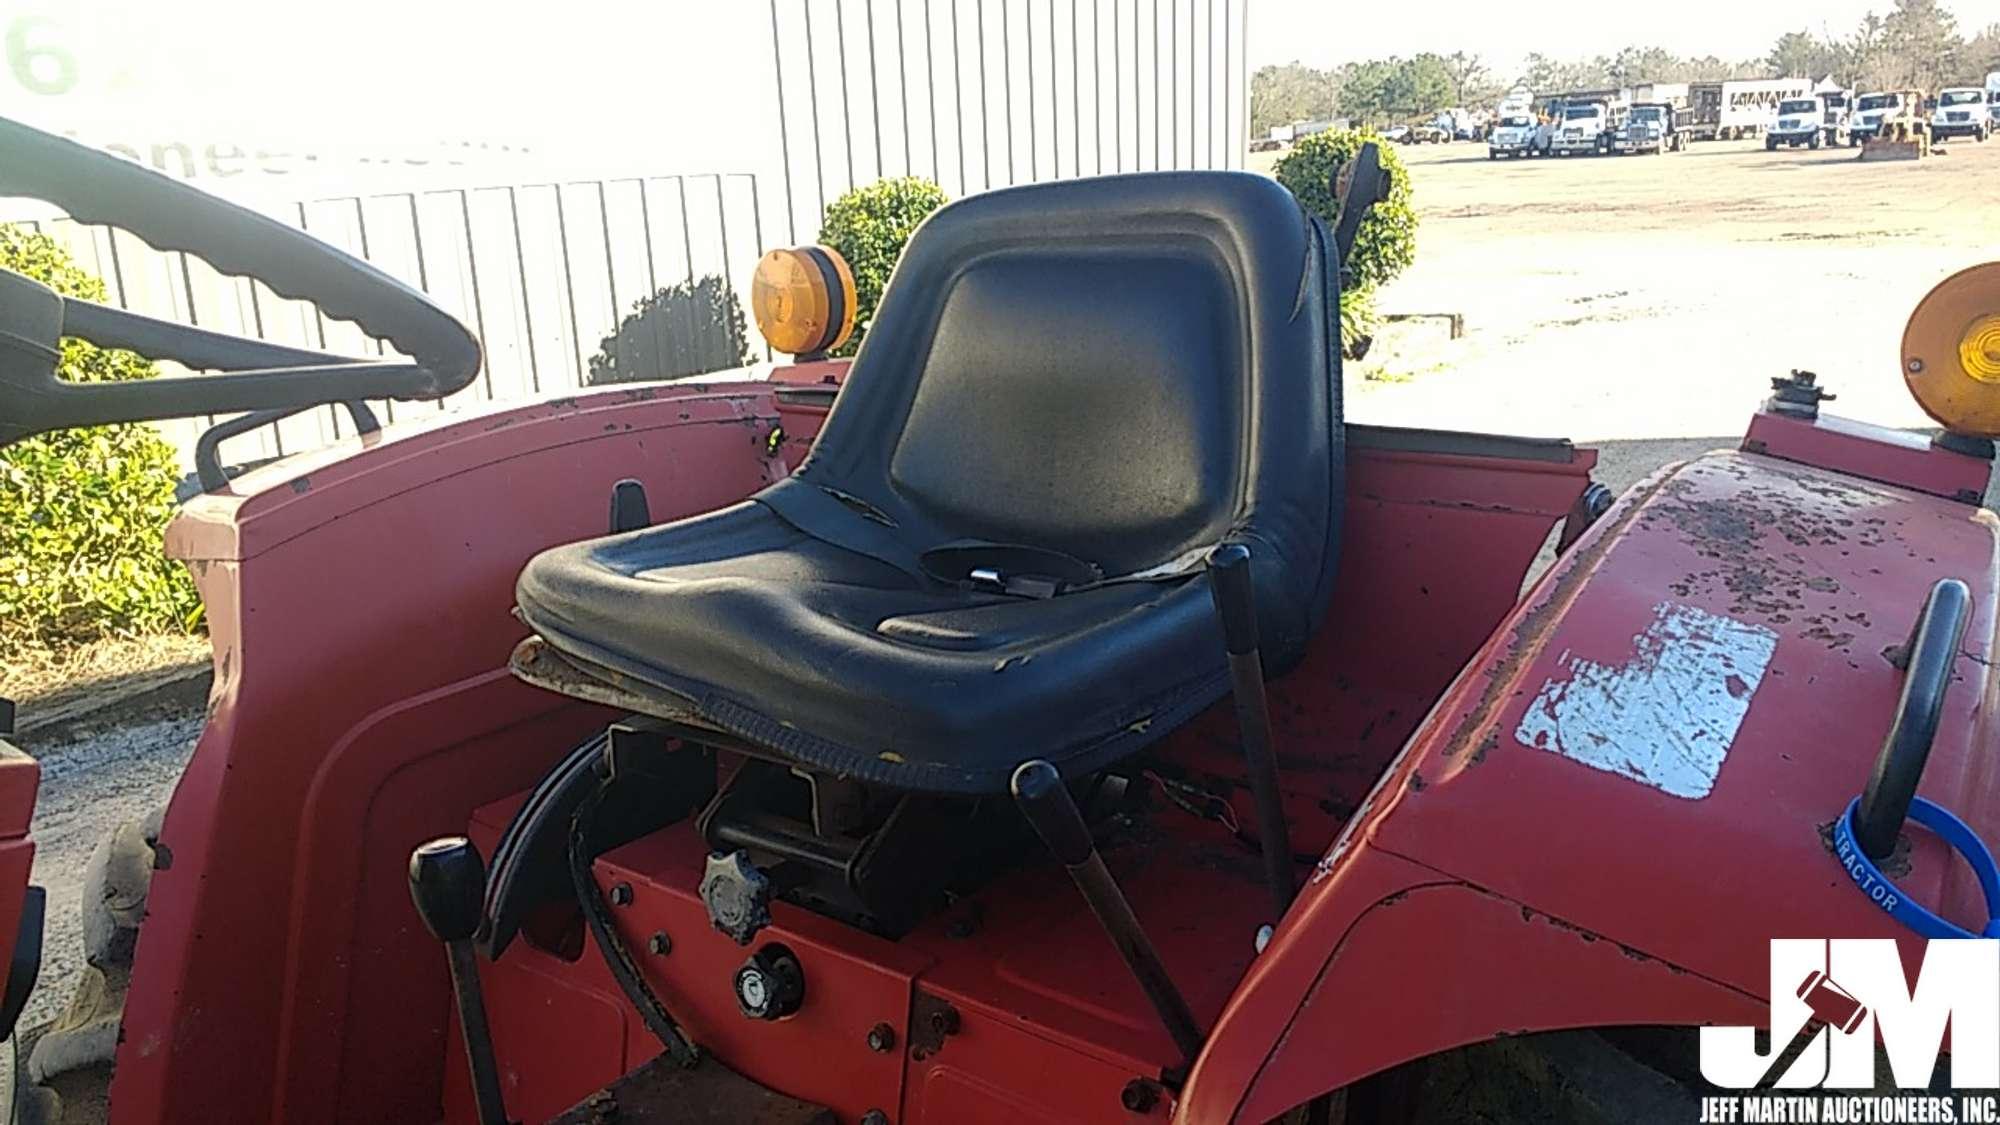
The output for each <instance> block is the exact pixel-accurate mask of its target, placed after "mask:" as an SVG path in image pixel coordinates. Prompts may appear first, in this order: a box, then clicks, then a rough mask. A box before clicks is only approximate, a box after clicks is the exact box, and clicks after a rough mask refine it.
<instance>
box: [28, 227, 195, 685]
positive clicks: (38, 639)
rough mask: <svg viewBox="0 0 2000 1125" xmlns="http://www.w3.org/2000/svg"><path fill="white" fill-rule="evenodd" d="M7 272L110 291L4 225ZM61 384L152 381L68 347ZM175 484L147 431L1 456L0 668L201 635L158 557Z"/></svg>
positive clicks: (104, 354) (92, 295)
mask: <svg viewBox="0 0 2000 1125" xmlns="http://www.w3.org/2000/svg"><path fill="white" fill-rule="evenodd" d="M0 266H4V267H6V268H7V269H11V270H14V271H15V272H17V273H23V274H26V275H28V276H29V277H32V278H35V279H37V280H39V281H41V282H42V283H44V284H46V285H48V286H50V287H52V288H54V289H55V290H56V291H57V292H59V293H62V294H63V295H65V296H70V297H80V298H83V299H85V300H91V301H102V300H104V299H105V292H104V283H103V282H102V281H100V280H98V279H97V278H95V277H92V276H91V275H90V274H88V273H86V272H84V271H83V270H81V269H78V268H77V266H76V264H75V263H74V262H72V261H71V260H70V258H69V255H68V254H67V253H66V252H64V250H63V248H62V247H61V246H60V245H58V244H57V243H56V242H55V241H54V240H52V239H50V238H48V237H46V236H44V235H39V234H32V233H29V232H27V231H23V230H21V229H19V228H16V227H10V226H5V225H0ZM58 374H59V375H60V376H61V377H62V378H64V379H68V380H72V381H75V382H80V383H99V382H117V381H123V380H127V379H144V378H147V377H149V376H151V375H152V374H154V370H153V366H152V364H150V363H147V362H146V361H145V360H143V359H141V358H139V357H138V356H135V355H133V354H131V353H130V352H121V351H106V350H104V349H102V348H96V347H92V346H91V345H89V344H86V343H83V342H82V341H80V340H69V339H65V340H64V341H63V342H62V363H61V366H60V368H59V370H58ZM179 476H180V473H179V468H178V465H177V462H176V460H175V457H174V449H173V447H172V446H171V445H168V444H167V442H166V441H165V440H163V439H162V438H161V437H160V435H159V434H158V433H157V432H156V431H154V430H153V428H152V427H150V426H144V425H128V426H99V427H95V428H92V429H81V430H63V431H60V432H57V433H53V434H43V435H41V436H39V437H32V438H29V439H27V440H25V441H21V442H17V443H16V444H14V445H11V446H8V447H7V448H6V449H0V657H4V655H5V654H7V653H11V652H14V651H16V650H18V649H19V648H20V647H22V646H25V645H37V646H40V647H44V648H56V649H60V648H67V647H70V646H73V645H76V644H81V643H85V642H88V641H93V640H99V639H102V638H104V637H110V636H132V635H138V634H145V633H161V632H169V631H172V632H179V631H185V630H191V629H193V628H194V627H195V626H196V624H197V623H198V622H199V621H200V615H201V603H200V601H199V600H198V599H197V598H196V596H195V591H194V584H193V582H192V581H190V580H189V578H188V574H187V571H186V569H185V568H183V567H182V566H181V564H180V563H178V562H174V561H172V560H170V559H168V558H167V557H166V556H165V555H164V554H163V553H162V537H163V534H164V532H165V530H166V525H167V520H168V519H169V518H170V517H171V516H172V515H173V511H174V484H175V482H176V481H177V480H178V479H179Z"/></svg>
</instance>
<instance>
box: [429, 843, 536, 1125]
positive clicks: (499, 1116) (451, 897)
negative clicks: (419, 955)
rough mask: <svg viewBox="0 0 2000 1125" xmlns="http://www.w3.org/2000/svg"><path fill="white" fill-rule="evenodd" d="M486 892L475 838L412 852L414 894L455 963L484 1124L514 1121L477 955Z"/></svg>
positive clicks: (455, 987) (462, 1025) (461, 1019)
mask: <svg viewBox="0 0 2000 1125" xmlns="http://www.w3.org/2000/svg"><path fill="white" fill-rule="evenodd" d="M485 892H486V865H485V864H484V863H482V862H480V859H479V853H478V852H476V851H474V850H473V849H472V843H471V841H469V840H467V839H466V838H465V837H463V836H443V837H440V838H438V839H436V840H432V841H431V842H430V843H428V844H420V845H418V847H417V849H416V850H415V851H413V852H411V853H410V898H411V900H413V901H414V902H415V903H416V904H417V914H418V915H420V916H421V917H422V918H423V920H424V928H425V929H427V930H429V931H430V932H431V936H432V937H434V938H436V939H438V940H439V941H441V942H443V943H444V949H445V954H446V956H447V957H448V958H449V960H450V964H451V991H452V993H453V994H454V995H455V996H456V997H457V998H458V1024H459V1030H460V1031H461V1032H462V1033H463V1034H464V1036H465V1054H466V1059H467V1060H468V1061H469V1062H470V1063H471V1064H472V1099H473V1103H474V1104H475V1105H476V1106H477V1107H478V1111H479V1125H511V1122H509V1121H508V1119H507V1108H506V1105H505V1103H504V1102H503V1101H502V1100H501V1097H500V1072H499V1068H498V1066H497V1064H496V1063H495V1062H494V1058H493V1032H492V1029H490V1028H489V1027H488V1026H487V1024H486V999H485V997H484V996H483V995H482V994H481V993H480V991H479V968H478V966H477V965H476V964H475V963H474V962H473V959H472V935H473V933H474V932H475V931H476V930H478V929H479V904H480V900H481V898H482V897H484V895H485Z"/></svg>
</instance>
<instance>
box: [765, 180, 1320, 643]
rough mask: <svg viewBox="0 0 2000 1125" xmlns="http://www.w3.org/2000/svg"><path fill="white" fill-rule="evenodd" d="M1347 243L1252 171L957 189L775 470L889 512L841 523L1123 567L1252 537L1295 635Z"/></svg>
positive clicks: (1310, 587)
mask: <svg viewBox="0 0 2000 1125" xmlns="http://www.w3.org/2000/svg"><path fill="white" fill-rule="evenodd" d="M1331 253H1332V252H1331V247H1330V239H1328V237H1327V236H1326V234H1325V230H1324V228H1323V227H1321V226H1319V225H1318V224H1316V223H1314V222H1313V221H1312V220H1311V219H1310V218H1309V217H1307V216H1306V214H1305V213H1304V211H1303V210H1302V209H1301V208H1300V207H1299V205H1298V203H1297V201H1296V200H1294V199H1293V198H1292V196H1291V194H1290V193H1289V192H1287V191H1286V190H1285V189H1284V188H1283V187H1281V186H1279V185H1278V184H1277V183H1276V182H1275V181H1273V180H1270V179H1268V178H1266V177H1262V176H1253V175H1247V174H1243V173H1233V172H1171V173H1151V174H1141V175H1130V176H1111V177H1102V178H1097V179H1088V180H1070V181H1061V182H1056V183H1049V184H1036V185H1031V186H1026V187H1018V188H1010V189H1006V190H1003V191H996V192H990V193H987V194H984V195H979V196H974V197H972V198H969V199H966V200H963V201H960V202H958V203H954V204H951V205H950V206H947V207H945V208H943V209H942V210H940V211H939V212H938V213H937V214H935V215H933V216H932V217H931V218H930V219H929V220H928V221H927V222H925V223H924V224H923V226H922V227H921V228H919V229H918V231H917V232H916V234H915V236H914V237H912V239H911V240H910V243H909V246H908V247H907V248H906V250H905V251H904V254H903V258H902V260H901V262H900V263H899V264H898V265H897V267H896V271H895V274H894V276H893V277H892V278H891V280H890V283H889V285H888V287H887V290H886V291H885V293H884V294H883V297H882V301H881V303H880V305H879V307H878V309H877V312H876V316H875V318H874V321H873V323H872V324H870V325H869V327H868V334H867V338H866V342H865V343H864V345H863V347H862V349H861V352H860V355H859V356H858V357H857V358H856V360H855V362H854V365H853V367H852V368H851V370H850V371H849V373H848V377H847V382H846V384H845V385H844V387H843V389H842V391H841V394H840V398H839V400H838V402H837V403H836V405H835V407H834V409H833V412H832V414H831V415H830V416H829V417H828V418H827V420H826V423H825V426H824V427H823V428H822V430H821V431H820V436H819V439H818V443H817V444H816V446H815V447H814V449H813V451H812V453H811V454H810V455H809V456H808V457H807V458H806V460H805V462H804V464H803V465H802V466H801V467H800V469H799V471H798V473H797V474H795V475H794V478H793V479H792V481H790V482H788V483H786V484H784V485H780V486H778V489H777V490H774V491H778V490H784V489H801V488H805V487H807V486H818V492H819V493H821V494H822V495H823V496H824V495H837V496H839V497H841V498H843V499H844V500H846V501H847V502H848V510H847V511H846V513H845V514H844V515H843V516H841V517H827V518H828V519H840V518H845V519H851V520H857V521H865V522H868V523H871V524H873V525H874V526H872V527H870V528H868V529H866V534H865V535H862V534H857V536H856V537H855V538H854V539H853V540H852V541H851V542H850V543H848V544H846V545H856V544H860V545H862V546H863V547H864V548H865V546H866V543H864V542H863V541H864V540H866V541H868V542H873V543H874V544H876V545H877V546H878V547H880V546H882V545H885V544H893V545H894V546H896V547H899V548H901V549H906V550H909V551H911V552H915V553H921V552H923V551H926V550H929V549H931V548H934V547H937V546H940V545H943V544H945V543H948V542H954V541H965V540H972V541H984V542H990V543H1001V544H1018V545H1025V546H1032V547H1036V548H1041V549H1045V550H1051V551H1059V552H1062V553H1064V554H1067V555H1069V556H1072V557H1074V558H1076V559H1081V560H1084V561H1086V562H1088V563H1091V564H1093V565H1094V566H1096V567H1097V568H1098V569H1099V570H1100V571H1101V572H1102V573H1103V574H1105V575H1106V576H1117V575H1124V574H1131V573H1135V572H1139V571H1145V570H1148V569H1151V568H1156V567H1159V566H1162V565H1163V564H1169V563H1172V562H1174V561H1176V560H1181V559H1185V558H1187V557H1189V556H1191V555H1192V554H1194V553H1197V552H1199V551H1201V550H1204V549H1206V548H1208V547H1212V546H1214V545H1215V544H1216V543H1218V542H1221V541H1222V540H1224V539H1231V538H1234V539H1243V540H1245V541H1247V542H1249V543H1250V545H1251V550H1252V555H1253V557H1254V558H1256V559H1257V575H1258V581H1259V584H1260V589H1261V590H1263V591H1264V592H1265V596H1264V598H1263V599H1262V600H1263V602H1264V603H1266V613H1264V614H1263V615H1262V616H1264V617H1265V619H1266V622H1267V632H1268V631H1269V630H1271V629H1273V628H1275V629H1276V630H1277V634H1276V636H1275V637H1274V638H1273V639H1281V638H1282V639H1289V640H1292V641H1296V642H1297V643H1298V644H1301V645H1302V644H1303V640H1304V634H1305V632H1308V631H1309V630H1310V627H1311V623H1312V621H1313V620H1315V619H1316V617H1317V614H1318V612H1319V610H1320V608H1321V607H1322V606H1323V603H1324V601H1325V598H1326V595H1327V592H1328V583H1329V582H1330V578H1331V572H1332V568H1333V561H1334V553H1335V552H1334V537H1335V535H1336V533H1337V530H1338V523H1339V518H1338V517H1339V511H1338V506H1339V503H1340V500H1341V491H1342V490H1341V480H1340V476H1341V464H1342V456H1341V442H1340V370H1339V345H1338V339H1339V337H1338V329H1337V323H1338V322H1337V319H1336V316H1337V313H1336V309H1337V304H1338V293H1337V286H1336V282H1335V280H1334V279H1335V277H1336V276H1337V273H1338V270H1337V269H1336V268H1335V267H1334V265H1333V263H1332V262H1331V261H1330V258H1331ZM814 499H815V501H817V502H819V503H821V504H822V505H824V501H823V500H820V499H819V498H817V497H815V498H814ZM800 503H801V498H798V497H794V498H792V502H791V503H789V504H784V505H774V506H775V507H778V508H779V510H780V512H781V513H782V514H787V516H788V518H791V515H790V512H795V511H796V510H797V509H798V508H799V507H800ZM788 509H789V511H788ZM822 529H823V528H821V527H813V528H808V530H809V531H813V532H814V533H816V534H817V533H819V532H820V531H821V530H822ZM836 541H840V540H839V539H838V538H836Z"/></svg>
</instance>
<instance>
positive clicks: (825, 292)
mask: <svg viewBox="0 0 2000 1125" xmlns="http://www.w3.org/2000/svg"><path fill="white" fill-rule="evenodd" d="M750 311H751V315H753V316H755V317H756V318H757V330H758V331H759V332H762V333H763V334H764V339H766V340H769V341H770V342H771V346H772V347H774V348H776V349H778V350H779V351H781V352H789V353H791V354H792V355H795V356H798V357H800V358H802V359H815V358H818V357H820V356H822V355H825V354H826V353H827V352H830V351H832V350H833V349H835V348H837V347H839V346H840V345H841V344H843V343H846V342H847V338H848V337H849V336H851V335H853V334H854V274H853V272H852V271H850V270H849V269H848V268H847V262H846V261H844V260H843V259H842V258H841V256H840V255H839V254H836V253H834V252H833V251H832V250H830V249H828V248H827V247H824V246H797V247H793V248H792V249H789V250H773V251H771V252H770V253H769V254H766V255H764V257H763V258H762V259H760V260H759V261H758V262H757V272H756V274H755V275H753V276H752V277H751V279H750Z"/></svg>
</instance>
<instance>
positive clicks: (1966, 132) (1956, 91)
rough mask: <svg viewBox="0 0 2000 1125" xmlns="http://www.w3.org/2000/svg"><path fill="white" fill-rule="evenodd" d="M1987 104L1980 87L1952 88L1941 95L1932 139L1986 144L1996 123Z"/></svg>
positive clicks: (1935, 111)
mask: <svg viewBox="0 0 2000 1125" xmlns="http://www.w3.org/2000/svg"><path fill="white" fill-rule="evenodd" d="M1986 103H1987V95H1986V91H1985V90H1982V89H1980V88H1978V87H1977V86H1953V87H1951V88H1949V89H1945V90H1940V91H1938V97H1937V109H1936V110H1934V111H1933V112H1932V113H1931V139H1932V140H1934V141H1943V140H1949V139H1951V138H1952V137H1971V138H1972V139H1973V140H1974V141H1980V142H1984V141H1985V140H1986V138H1987V136H1988V135H1990V134H1991V133H1992V132H1993V119H1992V115H1991V112H1990V111H1989V110H1988V109H1987V108H1986Z"/></svg>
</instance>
